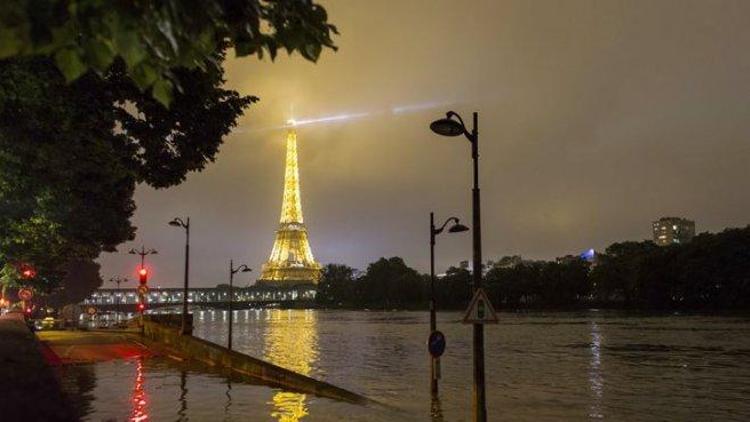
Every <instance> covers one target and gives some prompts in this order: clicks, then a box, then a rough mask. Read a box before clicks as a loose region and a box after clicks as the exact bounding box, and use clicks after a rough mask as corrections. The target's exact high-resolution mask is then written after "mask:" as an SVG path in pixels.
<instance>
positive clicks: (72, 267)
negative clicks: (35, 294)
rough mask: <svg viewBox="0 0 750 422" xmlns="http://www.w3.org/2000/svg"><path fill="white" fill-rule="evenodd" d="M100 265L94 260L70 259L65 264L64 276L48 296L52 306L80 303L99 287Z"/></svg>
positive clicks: (100, 280)
mask: <svg viewBox="0 0 750 422" xmlns="http://www.w3.org/2000/svg"><path fill="white" fill-rule="evenodd" d="M99 268H101V266H100V265H99V264H97V263H96V262H94V261H71V262H69V263H67V264H66V265H65V268H64V269H63V272H64V273H65V278H64V279H63V281H62V282H61V283H60V286H59V287H58V288H57V289H56V290H55V292H54V293H52V294H51V295H50V297H49V300H48V303H49V304H50V305H52V306H62V305H66V304H68V303H80V302H82V301H83V300H84V299H86V297H88V295H89V294H90V293H91V292H92V291H93V290H96V289H98V288H99V287H101V285H102V278H101V276H100V275H99Z"/></svg>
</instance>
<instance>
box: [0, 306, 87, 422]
mask: <svg viewBox="0 0 750 422" xmlns="http://www.w3.org/2000/svg"><path fill="white" fill-rule="evenodd" d="M0 373H2V380H0V412H2V419H3V420H27V421H70V420H74V418H73V416H72V413H71V410H70V409H69V408H68V406H67V404H66V401H65V398H64V397H63V395H62V393H61V391H60V385H59V383H58V381H57V379H56V378H55V376H54V374H53V372H52V370H51V368H50V367H49V366H48V365H47V363H46V361H45V358H44V355H43V351H42V350H41V349H40V344H39V342H38V341H37V340H36V338H35V337H34V334H33V333H32V332H31V331H30V330H29V329H28V327H27V326H26V323H25V322H24V319H23V315H22V314H20V313H8V314H5V315H2V316H0Z"/></svg>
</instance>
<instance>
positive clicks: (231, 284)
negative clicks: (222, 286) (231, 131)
mask: <svg viewBox="0 0 750 422" xmlns="http://www.w3.org/2000/svg"><path fill="white" fill-rule="evenodd" d="M240 271H242V272H243V273H249V272H250V271H252V269H251V268H250V267H248V266H247V265H245V264H242V265H240V266H239V267H237V268H234V262H233V261H232V260H231V259H230V260H229V336H228V338H227V349H229V350H232V323H233V322H234V315H233V310H232V304H233V302H234V275H235V274H237V273H238V272H240Z"/></svg>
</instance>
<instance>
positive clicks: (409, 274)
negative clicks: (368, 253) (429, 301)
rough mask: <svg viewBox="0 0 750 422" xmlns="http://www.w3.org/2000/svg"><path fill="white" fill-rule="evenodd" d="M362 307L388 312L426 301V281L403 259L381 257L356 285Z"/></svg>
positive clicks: (369, 267)
mask: <svg viewBox="0 0 750 422" xmlns="http://www.w3.org/2000/svg"><path fill="white" fill-rule="evenodd" d="M357 287H358V289H357V299H358V301H359V303H360V304H361V305H367V306H373V307H378V308H381V309H388V308H391V307H400V306H406V305H411V304H416V303H420V302H421V301H423V300H424V293H423V292H424V288H423V279H422V277H421V276H420V275H419V273H418V272H417V271H416V270H414V269H413V268H410V267H409V266H407V265H406V263H405V262H404V260H403V259H402V258H400V257H392V258H387V259H386V258H380V259H379V260H377V261H376V262H373V263H372V264H370V265H368V266H367V272H366V273H365V275H364V276H363V277H362V279H361V280H359V282H358V284H357Z"/></svg>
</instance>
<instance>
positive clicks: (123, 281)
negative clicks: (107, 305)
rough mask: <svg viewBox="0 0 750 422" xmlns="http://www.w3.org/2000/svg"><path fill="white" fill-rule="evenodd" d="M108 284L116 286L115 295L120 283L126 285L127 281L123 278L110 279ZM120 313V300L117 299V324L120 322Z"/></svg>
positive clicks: (118, 290)
mask: <svg viewBox="0 0 750 422" xmlns="http://www.w3.org/2000/svg"><path fill="white" fill-rule="evenodd" d="M109 282H110V283H114V284H117V293H120V283H127V282H128V279H127V278H125V277H110V279H109ZM121 313H122V298H121V297H118V298H117V322H120V314H121Z"/></svg>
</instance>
